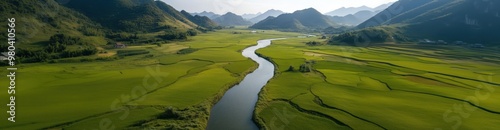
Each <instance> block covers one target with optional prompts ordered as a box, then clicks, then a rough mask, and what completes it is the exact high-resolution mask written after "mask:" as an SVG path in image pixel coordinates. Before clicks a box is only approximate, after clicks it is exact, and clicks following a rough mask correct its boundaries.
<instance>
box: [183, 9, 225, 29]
mask: <svg viewBox="0 0 500 130" xmlns="http://www.w3.org/2000/svg"><path fill="white" fill-rule="evenodd" d="M181 14H182V15H184V17H186V18H187V19H189V20H190V21H192V22H193V23H195V24H197V25H199V26H202V27H206V28H214V27H217V23H216V22H214V21H212V20H211V19H210V18H208V17H207V16H199V15H195V16H193V15H191V14H190V13H188V12H186V11H184V10H182V11H181Z"/></svg>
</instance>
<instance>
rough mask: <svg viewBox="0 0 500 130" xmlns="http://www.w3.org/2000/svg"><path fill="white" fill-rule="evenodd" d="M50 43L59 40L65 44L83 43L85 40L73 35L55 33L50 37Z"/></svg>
mask: <svg viewBox="0 0 500 130" xmlns="http://www.w3.org/2000/svg"><path fill="white" fill-rule="evenodd" d="M49 42H50V43H56V42H59V43H61V44H64V45H81V44H82V43H83V42H82V40H81V38H79V37H72V36H68V35H64V34H55V35H53V36H51V37H50V39H49Z"/></svg>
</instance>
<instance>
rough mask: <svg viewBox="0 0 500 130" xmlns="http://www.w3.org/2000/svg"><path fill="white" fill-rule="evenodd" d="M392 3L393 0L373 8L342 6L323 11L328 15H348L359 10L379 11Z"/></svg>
mask: <svg viewBox="0 0 500 130" xmlns="http://www.w3.org/2000/svg"><path fill="white" fill-rule="evenodd" d="M392 4H393V2H391V3H387V4H383V5H380V6H377V7H375V8H370V7H368V6H360V7H348V8H346V7H342V8H339V9H336V10H333V11H330V12H328V13H325V15H330V16H346V15H349V14H355V13H357V12H360V11H372V12H380V11H382V10H384V9H386V8H387V7H389V6H390V5H392Z"/></svg>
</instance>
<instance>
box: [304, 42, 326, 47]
mask: <svg viewBox="0 0 500 130" xmlns="http://www.w3.org/2000/svg"><path fill="white" fill-rule="evenodd" d="M306 45H308V46H320V45H323V43H321V42H317V41H309V42H306Z"/></svg>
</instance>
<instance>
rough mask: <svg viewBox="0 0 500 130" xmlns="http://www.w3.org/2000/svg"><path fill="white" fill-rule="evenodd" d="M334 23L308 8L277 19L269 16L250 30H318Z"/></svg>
mask: <svg viewBox="0 0 500 130" xmlns="http://www.w3.org/2000/svg"><path fill="white" fill-rule="evenodd" d="M334 25H335V24H334V22H333V21H331V20H330V19H329V18H328V17H327V16H325V15H323V14H321V13H320V12H318V11H317V10H316V9H313V8H308V9H304V10H299V11H295V12H293V13H291V14H282V15H279V16H278V17H273V16H270V17H268V18H266V19H264V20H262V21H260V22H258V23H256V24H255V25H253V26H251V28H256V29H281V30H303V29H319V28H327V27H330V26H334Z"/></svg>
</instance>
